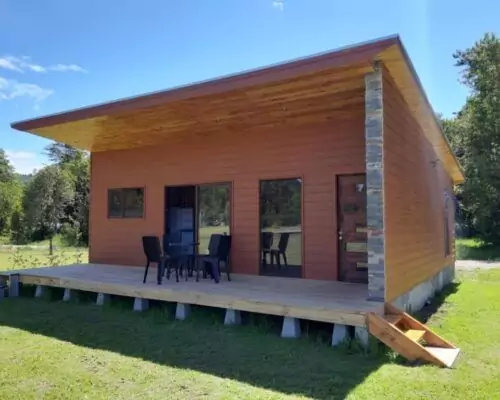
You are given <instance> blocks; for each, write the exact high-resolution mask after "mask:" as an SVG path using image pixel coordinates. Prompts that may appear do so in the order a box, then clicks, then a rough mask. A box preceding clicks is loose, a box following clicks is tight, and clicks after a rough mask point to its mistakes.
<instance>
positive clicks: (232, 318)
mask: <svg viewBox="0 0 500 400" xmlns="http://www.w3.org/2000/svg"><path fill="white" fill-rule="evenodd" d="M224 325H241V313H240V311H238V310H232V309H231V308H226V315H225V317H224Z"/></svg>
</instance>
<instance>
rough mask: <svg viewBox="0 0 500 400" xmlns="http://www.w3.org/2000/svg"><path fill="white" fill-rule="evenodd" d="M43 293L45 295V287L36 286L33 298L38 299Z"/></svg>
mask: <svg viewBox="0 0 500 400" xmlns="http://www.w3.org/2000/svg"><path fill="white" fill-rule="evenodd" d="M44 293H45V286H42V285H37V286H36V289H35V297H36V298H37V299H40V298H42V297H43V295H44Z"/></svg>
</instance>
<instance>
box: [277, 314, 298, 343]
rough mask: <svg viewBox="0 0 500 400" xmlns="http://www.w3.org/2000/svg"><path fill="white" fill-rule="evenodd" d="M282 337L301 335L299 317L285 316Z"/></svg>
mask: <svg viewBox="0 0 500 400" xmlns="http://www.w3.org/2000/svg"><path fill="white" fill-rule="evenodd" d="M281 337H282V338H287V339H288V338H291V339H297V338H299V337H300V320H299V319H297V318H291V317H284V318H283V328H282V329H281Z"/></svg>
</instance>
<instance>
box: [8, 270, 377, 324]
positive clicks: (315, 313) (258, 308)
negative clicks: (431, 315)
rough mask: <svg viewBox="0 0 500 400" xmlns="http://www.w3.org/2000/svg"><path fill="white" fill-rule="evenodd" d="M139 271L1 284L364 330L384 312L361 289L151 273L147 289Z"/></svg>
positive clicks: (45, 275)
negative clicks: (217, 280)
mask: <svg viewBox="0 0 500 400" xmlns="http://www.w3.org/2000/svg"><path fill="white" fill-rule="evenodd" d="M143 272H144V270H143V268H138V267H129V266H119V265H102V264H76V265H67V266H59V267H43V268H34V269H25V270H19V271H9V272H4V273H2V272H0V279H3V280H4V281H7V280H9V279H10V278H9V277H10V276H11V275H16V278H18V279H19V282H20V283H22V284H28V285H37V286H39V287H59V288H64V289H67V290H82V291H87V292H95V293H96V294H98V295H100V299H101V301H102V298H103V297H102V296H104V295H118V296H127V297H134V298H136V300H138V301H140V300H143V301H144V300H160V301H168V302H177V303H181V304H183V305H202V306H211V307H219V308H224V309H228V310H235V311H248V312H255V313H262V314H270V315H278V316H283V317H289V318H295V319H306V320H312V321H322V322H328V323H333V324H343V325H346V326H355V327H363V328H364V327H366V326H367V315H368V313H370V312H375V313H381V314H382V313H383V304H381V303H377V302H370V301H367V300H366V297H367V288H366V285H362V284H352V283H342V282H334V281H319V280H306V279H293V278H276V277H264V276H253V275H239V274H233V275H232V276H231V279H232V280H231V282H228V281H227V280H225V279H223V280H222V282H221V283H220V284H215V283H214V282H213V281H210V280H208V279H200V282H196V281H195V280H194V279H193V278H190V279H189V280H188V281H187V282H186V281H184V280H182V279H181V281H180V282H179V283H176V282H175V279H170V280H164V281H163V284H162V285H157V284H156V282H155V278H154V277H155V276H156V271H152V272H150V274H149V276H150V277H151V278H150V279H149V280H148V282H146V284H143V283H142V275H143ZM12 277H13V276H12ZM98 298H99V296H98Z"/></svg>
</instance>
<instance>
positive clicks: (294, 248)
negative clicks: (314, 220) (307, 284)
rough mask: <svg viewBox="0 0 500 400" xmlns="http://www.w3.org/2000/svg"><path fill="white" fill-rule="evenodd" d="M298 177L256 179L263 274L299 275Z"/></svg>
mask: <svg viewBox="0 0 500 400" xmlns="http://www.w3.org/2000/svg"><path fill="white" fill-rule="evenodd" d="M301 208H302V181H301V179H298V178H295V179H280V180H269V181H261V182H260V235H261V238H260V239H261V240H260V241H261V246H260V260H261V273H262V274H263V275H277V276H290V277H300V276H301V265H302V212H301Z"/></svg>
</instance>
